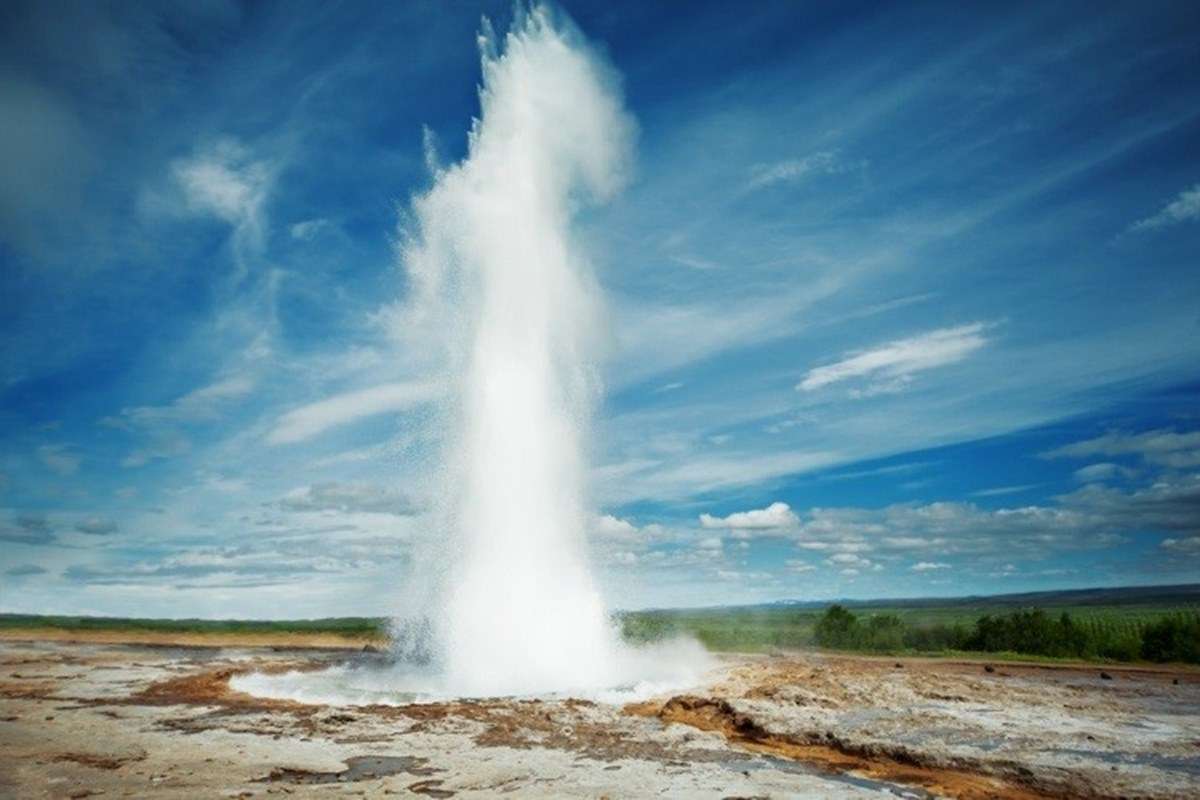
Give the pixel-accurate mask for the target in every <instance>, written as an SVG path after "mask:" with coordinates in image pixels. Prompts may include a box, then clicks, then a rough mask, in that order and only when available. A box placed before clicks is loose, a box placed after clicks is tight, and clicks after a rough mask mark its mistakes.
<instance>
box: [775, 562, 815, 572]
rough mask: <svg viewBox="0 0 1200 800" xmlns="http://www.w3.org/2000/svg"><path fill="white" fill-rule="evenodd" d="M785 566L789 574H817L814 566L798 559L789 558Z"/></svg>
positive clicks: (784, 563)
mask: <svg viewBox="0 0 1200 800" xmlns="http://www.w3.org/2000/svg"><path fill="white" fill-rule="evenodd" d="M783 565H784V566H785V567H787V570H788V572H796V573H804V572H816V570H817V568H816V567H815V566H814V565H812V564H809V563H808V562H807V561H801V560H800V559H797V558H789V559H787V560H786V561H784V562H783Z"/></svg>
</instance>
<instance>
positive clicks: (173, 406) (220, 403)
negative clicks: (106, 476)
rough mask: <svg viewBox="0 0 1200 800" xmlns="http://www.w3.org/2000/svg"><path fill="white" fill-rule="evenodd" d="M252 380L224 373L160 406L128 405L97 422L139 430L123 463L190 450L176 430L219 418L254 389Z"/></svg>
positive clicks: (135, 464)
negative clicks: (142, 439)
mask: <svg viewBox="0 0 1200 800" xmlns="http://www.w3.org/2000/svg"><path fill="white" fill-rule="evenodd" d="M254 387H255V381H254V379H253V378H251V377H249V376H246V375H227V376H225V377H223V378H220V379H218V380H215V381H213V382H212V383H209V384H207V385H205V386H201V387H200V388H198V389H193V390H192V391H190V392H188V393H186V394H184V395H181V396H179V397H177V398H176V399H175V400H173V401H171V402H170V403H167V404H166V405H161V406H131V407H128V408H123V409H121V411H120V412H119V413H117V414H115V415H113V416H108V417H104V418H103V419H101V420H100V424H101V425H103V426H105V427H108V428H116V429H118V430H123V431H126V432H128V433H133V434H140V435H143V436H145V437H146V441H145V442H143V443H142V445H141V446H140V447H137V448H135V449H134V450H133V451H131V452H130V453H129V455H127V456H126V457H125V458H124V459H123V460H122V461H121V464H122V466H125V467H140V466H142V465H143V464H146V463H149V462H150V461H153V460H155V459H160V458H172V457H175V456H179V455H183V454H184V453H187V452H188V451H190V450H191V446H192V444H191V441H190V440H189V439H188V438H187V437H186V436H184V435H183V433H181V432H180V431H179V426H180V425H184V424H189V423H197V422H210V421H213V420H216V419H218V418H220V416H221V415H222V413H223V412H224V411H225V409H226V408H227V407H228V406H229V405H230V404H231V403H233V402H235V401H236V400H238V399H240V398H242V397H245V396H246V395H249V394H250V393H251V392H253V391H254Z"/></svg>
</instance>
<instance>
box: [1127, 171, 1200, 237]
mask: <svg viewBox="0 0 1200 800" xmlns="http://www.w3.org/2000/svg"><path fill="white" fill-rule="evenodd" d="M1196 220H1200V183H1197V184H1196V185H1195V186H1193V187H1192V188H1190V189H1184V190H1183V191H1182V192H1180V193H1179V195H1178V196H1177V197H1176V198H1175V199H1174V200H1172V201H1171V202H1169V203H1167V204H1166V205H1165V206H1163V208H1162V210H1161V211H1159V212H1158V213H1157V214H1154V215H1153V216H1149V217H1146V218H1145V219H1140V220H1138V221H1137V222H1135V223H1133V224H1132V225H1131V226H1129V229H1130V230H1132V231H1150V230H1155V229H1156V228H1167V227H1170V226H1172V225H1178V224H1179V223H1181V222H1195V221H1196Z"/></svg>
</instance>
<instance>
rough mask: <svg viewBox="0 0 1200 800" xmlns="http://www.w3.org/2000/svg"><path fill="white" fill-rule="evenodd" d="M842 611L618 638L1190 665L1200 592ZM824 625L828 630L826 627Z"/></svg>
mask: <svg viewBox="0 0 1200 800" xmlns="http://www.w3.org/2000/svg"><path fill="white" fill-rule="evenodd" d="M847 606H848V612H847V614H848V617H838V618H836V619H828V607H827V606H823V605H817V604H803V605H801V604H796V605H774V606H748V607H736V608H729V607H722V608H709V609H676V610H654V611H630V612H622V613H618V614H617V615H616V619H617V621H618V623H619V625H620V626H621V629H622V632H623V634H624V636H625V638H626V639H628V640H629V641H632V642H647V641H654V640H658V639H663V638H669V637H672V636H676V635H688V636H694V637H695V638H697V639H698V640H699V641H700V642H702V643H703V644H704V645H705V647H707V648H709V649H710V650H714V651H726V652H764V651H771V650H789V649H807V648H816V647H821V648H824V649H833V650H854V651H866V652H877V653H894V654H901V653H908V654H915V653H921V654H930V655H951V654H958V653H961V652H963V651H970V652H975V653H981V652H986V653H988V654H989V656H991V655H993V654H994V655H996V656H998V657H1005V656H1006V655H1007V656H1030V655H1033V656H1039V657H1057V658H1084V659H1089V660H1117V661H1138V660H1154V661H1167V660H1170V661H1196V660H1198V658H1197V657H1195V656H1193V655H1191V654H1193V653H1195V652H1196V651H1198V650H1200V587H1198V586H1177V587H1154V588H1147V589H1115V590H1088V591H1072V592H1050V593H1040V594H1037V595H1008V596H997V597H988V598H960V599H953V600H906V601H887V602H879V603H869V602H856V603H847ZM1064 614H1065V615H1066V616H1065V617H1064V616H1063V615H1064ZM835 616H836V615H835ZM822 619H827V622H826V623H824V627H821V620H822ZM839 625H840V626H841V627H838V626H839ZM20 628H25V629H34V628H41V629H46V628H53V629H60V630H70V631H144V632H157V633H181V634H183V633H186V634H204V633H214V634H332V635H339V636H344V637H347V638H353V639H366V638H371V639H379V638H386V637H387V636H388V633H389V621H388V620H387V619H384V618H378V617H336V618H327V619H313V620H286V621H272V620H262V621H255V620H204V619H121V618H114V617H71V616H37V615H17V614H0V629H20ZM1031 631H1032V633H1031ZM1193 639H1194V640H1195V641H1193Z"/></svg>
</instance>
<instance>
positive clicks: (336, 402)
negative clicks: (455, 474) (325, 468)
mask: <svg viewBox="0 0 1200 800" xmlns="http://www.w3.org/2000/svg"><path fill="white" fill-rule="evenodd" d="M439 394H440V388H439V386H438V385H437V384H435V383H431V382H413V383H387V384H384V385H382V386H375V387H372V388H370V389H362V390H360V391H356V392H346V393H345V394H339V395H335V396H333V397H330V398H327V399H325V400H321V401H318V402H316V403H310V404H309V405H306V406H301V407H299V408H294V409H292V410H291V411H288V412H287V413H285V414H283V415H282V416H281V417H279V419H278V420H276V422H275V426H274V427H273V428H272V429H271V431H270V432H269V433H268V434H267V441H268V442H270V443H271V444H292V443H294V442H301V441H304V440H306V439H311V438H313V437H314V436H317V435H318V434H321V433H323V432H325V431H327V430H329V429H330V428H335V427H338V426H341V425H347V424H349V423H352V422H357V421H358V420H361V419H365V418H367V417H371V416H375V415H378V414H387V413H395V412H398V411H407V410H409V409H412V408H416V407H417V406H420V405H423V404H425V403H428V402H430V401H431V400H434V399H435V398H436V397H437V396H438V395H439Z"/></svg>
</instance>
